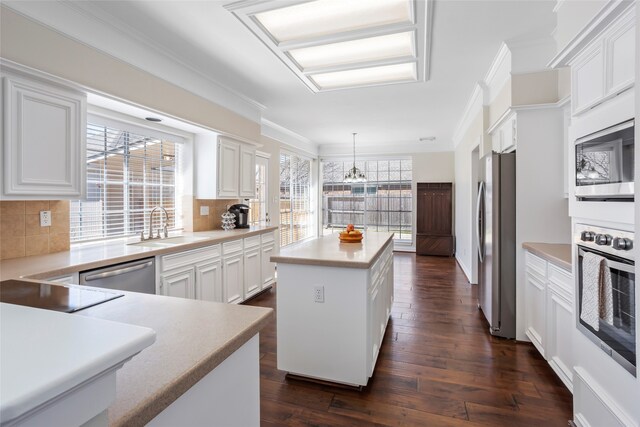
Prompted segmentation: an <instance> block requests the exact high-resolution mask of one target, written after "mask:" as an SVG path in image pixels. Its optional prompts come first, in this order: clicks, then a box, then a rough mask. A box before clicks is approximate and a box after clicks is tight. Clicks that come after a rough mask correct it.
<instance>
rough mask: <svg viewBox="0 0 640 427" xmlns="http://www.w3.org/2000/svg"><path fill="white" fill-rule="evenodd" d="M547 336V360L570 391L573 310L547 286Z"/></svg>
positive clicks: (567, 302) (569, 304) (560, 296)
mask: <svg viewBox="0 0 640 427" xmlns="http://www.w3.org/2000/svg"><path fill="white" fill-rule="evenodd" d="M547 306H548V307H549V328H548V331H549V336H548V338H547V348H546V351H547V360H548V361H549V364H550V365H551V367H552V368H553V370H554V371H555V372H556V374H557V375H558V377H560V379H561V380H562V382H564V384H565V385H566V386H567V388H569V390H571V389H572V388H573V386H572V384H573V348H572V343H573V341H572V340H573V338H572V333H573V330H574V324H575V323H574V318H573V309H572V308H571V302H570V301H568V300H566V298H564V297H563V296H562V292H556V290H555V288H554V287H553V286H552V285H549V301H548V305H547Z"/></svg>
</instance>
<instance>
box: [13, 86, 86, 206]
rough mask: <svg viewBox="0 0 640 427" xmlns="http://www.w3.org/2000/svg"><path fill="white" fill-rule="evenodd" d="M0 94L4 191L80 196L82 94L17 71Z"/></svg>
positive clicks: (22, 195) (52, 196) (82, 172)
mask: <svg viewBox="0 0 640 427" xmlns="http://www.w3.org/2000/svg"><path fill="white" fill-rule="evenodd" d="M4 96H5V100H4V102H5V104H4V107H5V108H4V117H3V119H4V125H5V134H4V135H5V138H6V140H5V143H4V144H3V145H4V148H3V150H4V153H3V154H4V157H5V161H4V165H3V166H4V172H3V181H4V182H3V193H4V196H5V197H8V198H16V199H20V198H27V199H28V198H34V197H42V198H46V199H47V200H50V199H72V198H73V199H79V198H82V197H84V195H85V187H86V183H85V181H86V178H85V163H86V156H85V142H84V141H85V138H86V135H85V134H86V126H87V124H86V109H87V107H86V96H85V95H84V94H83V93H80V92H75V91H73V90H70V89H65V88H62V87H58V86H49V85H46V84H44V83H39V82H35V81H32V80H30V79H27V78H22V77H17V76H16V77H13V76H12V77H5V78H4Z"/></svg>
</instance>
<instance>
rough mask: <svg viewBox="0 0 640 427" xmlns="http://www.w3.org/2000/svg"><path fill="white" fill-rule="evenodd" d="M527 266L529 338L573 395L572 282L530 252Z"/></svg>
mask: <svg viewBox="0 0 640 427" xmlns="http://www.w3.org/2000/svg"><path fill="white" fill-rule="evenodd" d="M526 265H527V272H526V289H525V292H526V301H527V305H526V313H525V319H526V334H527V336H528V337H529V339H530V340H531V342H532V343H533V345H535V347H536V348H537V349H538V351H539V352H540V354H542V356H544V358H545V359H546V360H547V361H548V362H549V365H550V366H551V368H553V370H554V371H555V373H556V374H557V375H558V377H559V378H560V379H561V380H562V382H563V383H564V384H565V385H566V386H567V388H568V389H569V390H571V391H572V392H573V365H574V356H573V349H572V342H573V339H572V334H573V331H574V329H575V325H574V324H575V320H574V316H573V298H574V297H573V278H572V276H571V273H569V272H567V271H566V270H563V269H562V268H559V267H557V266H556V265H554V264H552V263H548V262H547V261H545V260H544V259H542V258H540V257H538V256H536V255H533V254H531V253H529V252H527V254H526Z"/></svg>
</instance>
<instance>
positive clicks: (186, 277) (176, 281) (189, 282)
mask: <svg viewBox="0 0 640 427" xmlns="http://www.w3.org/2000/svg"><path fill="white" fill-rule="evenodd" d="M161 280H162V284H161V287H162V294H163V295H166V296H169V297H180V298H193V297H194V288H195V275H194V269H193V267H186V268H182V269H178V270H174V271H171V272H170V273H168V274H163V275H162V279H161Z"/></svg>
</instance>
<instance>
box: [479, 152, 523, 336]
mask: <svg viewBox="0 0 640 427" xmlns="http://www.w3.org/2000/svg"><path fill="white" fill-rule="evenodd" d="M480 162H481V167H480V183H479V184H478V204H477V208H476V220H477V227H476V229H477V236H476V237H477V242H478V308H479V309H481V310H482V313H483V314H484V316H485V317H486V319H487V321H488V322H489V332H490V333H491V335H496V336H500V337H504V338H515V336H516V153H507V154H496V153H492V154H491V155H488V156H486V157H484V158H482V159H481V160H480Z"/></svg>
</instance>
